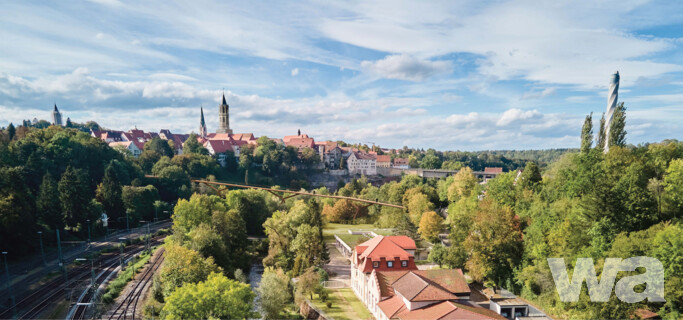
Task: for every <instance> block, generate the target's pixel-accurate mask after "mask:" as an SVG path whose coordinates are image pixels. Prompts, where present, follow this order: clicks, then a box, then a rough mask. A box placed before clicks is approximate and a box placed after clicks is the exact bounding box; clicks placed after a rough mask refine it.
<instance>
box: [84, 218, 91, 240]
mask: <svg viewBox="0 0 683 320" xmlns="http://www.w3.org/2000/svg"><path fill="white" fill-rule="evenodd" d="M85 221H86V222H87V223H88V243H90V219H88V220H85Z"/></svg>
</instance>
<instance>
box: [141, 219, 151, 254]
mask: <svg viewBox="0 0 683 320" xmlns="http://www.w3.org/2000/svg"><path fill="white" fill-rule="evenodd" d="M140 223H147V235H146V236H145V240H146V241H145V247H147V251H149V250H150V249H151V248H150V247H149V238H150V233H149V221H144V220H140Z"/></svg>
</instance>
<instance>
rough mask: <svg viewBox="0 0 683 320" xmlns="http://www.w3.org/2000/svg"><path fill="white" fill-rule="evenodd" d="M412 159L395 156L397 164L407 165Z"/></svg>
mask: <svg viewBox="0 0 683 320" xmlns="http://www.w3.org/2000/svg"><path fill="white" fill-rule="evenodd" d="M408 163H410V161H409V160H408V159H406V158H394V165H395V166H407V165H408Z"/></svg>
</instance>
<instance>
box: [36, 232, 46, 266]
mask: <svg viewBox="0 0 683 320" xmlns="http://www.w3.org/2000/svg"><path fill="white" fill-rule="evenodd" d="M38 235H39V236H40V255H41V256H42V257H43V266H44V267H46V266H47V260H45V250H43V232H42V231H38Z"/></svg>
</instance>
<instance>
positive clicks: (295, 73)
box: [292, 68, 299, 77]
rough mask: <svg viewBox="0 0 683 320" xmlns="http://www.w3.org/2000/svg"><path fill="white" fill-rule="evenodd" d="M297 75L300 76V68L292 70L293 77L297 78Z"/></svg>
mask: <svg viewBox="0 0 683 320" xmlns="http://www.w3.org/2000/svg"><path fill="white" fill-rule="evenodd" d="M297 75H299V68H294V69H292V77H296V76H297Z"/></svg>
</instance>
